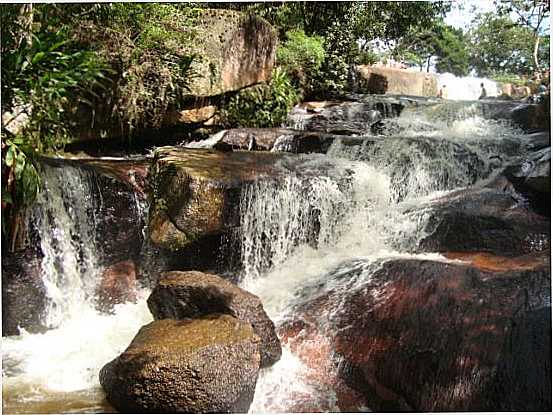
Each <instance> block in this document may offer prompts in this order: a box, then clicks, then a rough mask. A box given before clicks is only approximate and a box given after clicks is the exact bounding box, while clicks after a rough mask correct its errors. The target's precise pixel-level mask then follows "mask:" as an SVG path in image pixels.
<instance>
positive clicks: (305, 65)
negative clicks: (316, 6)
mask: <svg viewBox="0 0 553 415" xmlns="http://www.w3.org/2000/svg"><path fill="white" fill-rule="evenodd" d="M324 59H325V49H324V47H323V38H322V37H321V36H307V35H306V34H305V33H304V32H303V30H290V31H288V32H287V33H286V41H285V42H284V43H283V44H280V45H279V47H278V49H277V63H278V65H280V66H281V67H282V69H284V71H286V73H287V74H288V75H289V76H290V77H291V78H292V79H293V80H294V81H296V83H297V85H298V86H300V87H301V88H302V89H303V88H305V86H306V82H307V79H308V78H311V77H312V76H313V74H315V73H316V72H317V70H318V69H319V68H320V67H321V65H322V63H323V62H324Z"/></svg>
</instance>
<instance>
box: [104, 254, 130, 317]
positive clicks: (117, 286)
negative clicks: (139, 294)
mask: <svg viewBox="0 0 553 415" xmlns="http://www.w3.org/2000/svg"><path fill="white" fill-rule="evenodd" d="M136 289H137V283H136V266H135V264H134V262H133V261H121V262H117V263H116V264H113V265H110V266H109V267H107V268H106V269H104V272H103V273H102V277H101V281H100V284H99V286H98V288H97V290H96V296H97V298H98V307H99V308H100V309H101V310H104V311H109V310H111V309H112V308H113V306H114V305H115V304H120V303H125V302H127V301H135V300H136Z"/></svg>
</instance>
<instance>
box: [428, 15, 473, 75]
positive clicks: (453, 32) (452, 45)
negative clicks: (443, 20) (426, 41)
mask: <svg viewBox="0 0 553 415" xmlns="http://www.w3.org/2000/svg"><path fill="white" fill-rule="evenodd" d="M435 42H436V55H437V57H438V60H437V62H436V69H437V70H438V72H442V73H444V72H450V73H452V74H454V75H457V76H466V75H468V74H469V51H468V49H467V46H466V45H467V39H466V38H465V36H464V35H463V32H462V31H461V30H457V29H455V28H453V27H451V26H447V25H440V26H438V36H437V37H436V41H435Z"/></svg>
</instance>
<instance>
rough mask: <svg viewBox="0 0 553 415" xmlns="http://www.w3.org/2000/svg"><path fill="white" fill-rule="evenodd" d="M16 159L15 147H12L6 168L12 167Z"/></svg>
mask: <svg viewBox="0 0 553 415" xmlns="http://www.w3.org/2000/svg"><path fill="white" fill-rule="evenodd" d="M14 159H15V146H13V145H11V146H10V147H9V148H8V151H7V152H6V166H8V167H11V166H12V165H13V160H14Z"/></svg>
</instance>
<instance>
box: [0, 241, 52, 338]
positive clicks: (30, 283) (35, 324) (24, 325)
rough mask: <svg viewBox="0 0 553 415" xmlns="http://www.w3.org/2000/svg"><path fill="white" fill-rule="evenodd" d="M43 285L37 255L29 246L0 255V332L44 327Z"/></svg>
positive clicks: (35, 329) (10, 334) (44, 298)
mask: <svg viewBox="0 0 553 415" xmlns="http://www.w3.org/2000/svg"><path fill="white" fill-rule="evenodd" d="M45 312H46V287H45V286H44V282H43V281H42V278H41V266H40V255H39V254H37V252H36V251H35V250H33V249H26V250H24V251H19V252H14V253H6V254H5V255H3V257H2V336H12V335H18V334H20V329H25V330H26V331H28V332H31V333H36V332H39V331H42V330H44V329H45V326H44V325H43V324H42V318H43V316H44V313H45Z"/></svg>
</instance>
